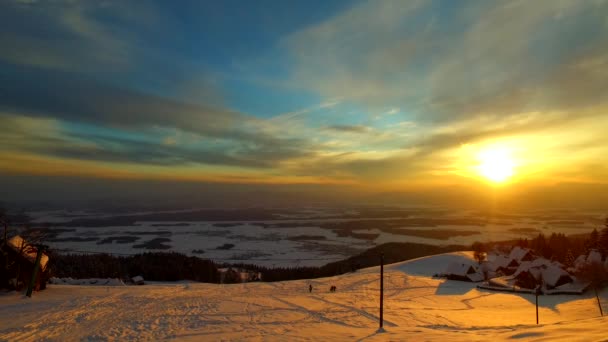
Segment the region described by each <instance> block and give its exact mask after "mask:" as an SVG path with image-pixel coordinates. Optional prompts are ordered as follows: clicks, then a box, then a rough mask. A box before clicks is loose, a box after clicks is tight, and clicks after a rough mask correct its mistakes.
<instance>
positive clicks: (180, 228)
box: [28, 209, 605, 266]
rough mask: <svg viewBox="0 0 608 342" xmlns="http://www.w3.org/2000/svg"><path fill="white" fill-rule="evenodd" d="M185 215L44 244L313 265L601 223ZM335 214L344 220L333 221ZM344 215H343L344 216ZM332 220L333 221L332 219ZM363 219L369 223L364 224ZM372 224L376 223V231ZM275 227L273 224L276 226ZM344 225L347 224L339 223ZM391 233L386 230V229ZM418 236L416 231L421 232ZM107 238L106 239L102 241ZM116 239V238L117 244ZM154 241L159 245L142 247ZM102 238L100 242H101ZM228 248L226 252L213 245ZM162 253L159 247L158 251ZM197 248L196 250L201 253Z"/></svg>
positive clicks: (575, 230)
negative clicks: (393, 223) (375, 251)
mask: <svg viewBox="0 0 608 342" xmlns="http://www.w3.org/2000/svg"><path fill="white" fill-rule="evenodd" d="M189 212H191V211H189V210H183V211H172V212H151V213H150V212H133V213H127V214H125V213H122V214H120V215H122V216H123V217H124V216H129V215H131V216H136V215H147V214H156V213H170V214H175V217H176V218H177V219H176V221H143V220H142V221H137V222H136V223H135V224H132V225H120V224H114V225H109V226H99V227H87V226H77V225H76V226H74V225H70V226H69V227H64V228H66V229H64V230H63V231H61V232H60V233H59V234H57V236H55V237H54V238H53V239H51V240H50V241H48V244H49V245H50V246H51V247H52V248H55V249H62V250H72V251H84V252H106V253H120V254H135V253H142V252H146V251H161V250H165V251H176V252H180V253H183V254H187V255H197V256H200V257H202V258H208V259H213V260H216V261H219V262H245V263H253V264H258V265H265V266H297V265H299V266H319V265H323V264H326V263H328V262H331V261H336V260H340V259H344V258H346V257H349V256H352V255H355V254H357V253H359V252H361V251H363V250H366V249H369V248H371V247H373V246H376V245H379V244H382V243H386V242H416V243H425V244H433V245H447V244H461V245H470V244H471V243H473V242H474V241H497V240H506V239H517V238H522V237H530V236H535V235H537V234H538V233H539V232H542V233H544V234H546V235H550V234H551V233H553V232H561V233H566V234H580V233H589V232H590V231H591V230H592V229H593V228H597V227H598V226H599V225H600V224H601V223H602V222H603V217H604V216H603V215H605V213H578V212H577V213H572V212H557V213H556V212H555V211H553V212H534V213H532V214H525V215H517V214H509V215H504V214H501V215H497V217H495V218H487V219H485V221H484V222H483V224H477V225H470V224H469V225H467V224H461V223H460V221H462V220H464V221H465V222H466V220H477V219H478V216H477V215H476V214H475V213H471V212H466V211H464V212H456V211H450V212H441V213H435V212H432V211H421V212H419V213H416V212H415V213H414V214H411V213H410V214H408V215H407V218H408V219H413V220H418V221H419V223H417V224H415V225H408V226H406V227H401V228H400V227H399V226H397V227H392V228H394V229H393V230H390V231H388V230H387V229H384V230H383V229H382V228H381V227H380V224H382V223H385V222H388V221H390V220H391V219H395V218H394V217H391V216H390V215H391V214H387V217H377V216H376V217H371V218H370V217H365V216H364V215H362V216H361V217H358V218H356V217H355V218H353V217H352V215H356V214H357V211H356V210H344V211H341V212H335V211H334V212H332V211H329V210H322V209H315V210H291V211H289V212H287V213H285V212H284V211H283V212H282V213H280V214H276V219H274V220H236V219H235V220H234V221H201V220H198V221H188V220H187V219H185V220H179V217H180V213H182V214H188V213H189ZM28 214H29V215H30V216H31V217H32V219H33V222H34V223H41V222H46V223H52V224H54V225H55V228H58V229H61V228H62V224H64V225H67V223H68V222H69V221H70V220H74V219H104V218H111V217H112V215H117V214H111V213H89V212H68V211H52V212H48V211H46V212H42V211H38V212H30V213H28ZM340 215H343V216H344V217H342V218H340ZM348 215H351V217H350V218H345V217H348ZM336 216H338V218H336ZM438 217H439V218H441V219H444V220H453V221H454V222H453V223H450V224H442V225H433V224H425V220H433V219H436V218H438ZM361 220H364V221H368V222H367V223H366V227H365V228H362V229H356V228H353V229H352V234H346V236H345V235H344V234H338V232H337V231H336V230H332V229H330V228H328V227H327V226H325V227H324V226H323V225H327V224H331V223H341V222H342V223H344V222H354V223H357V222H358V221H361ZM370 222H371V223H370ZM373 222H378V227H376V225H374V223H373ZM277 225H280V226H277ZM347 227H348V225H347ZM392 228H391V229H392ZM400 229H403V230H407V229H410V230H417V231H423V232H425V231H428V232H429V233H431V232H433V231H437V230H444V231H453V232H455V231H473V232H477V233H473V234H469V235H455V236H450V237H449V238H443V239H440V238H437V237H433V236H430V235H429V236H421V234H418V236H415V235H408V234H407V233H406V232H405V231H400ZM422 235H424V234H422ZM108 239H109V240H108ZM120 239H123V240H120ZM155 239H156V240H157V241H158V242H159V243H160V244H162V245H163V247H158V248H157V247H155V246H147V248H143V247H142V244H145V243H147V242H150V241H153V240H155ZM104 240H105V241H104ZM225 244H232V245H234V247H232V248H230V249H221V248H218V247H220V246H223V245H225ZM163 248H164V249H163ZM201 251H202V252H203V253H201Z"/></svg>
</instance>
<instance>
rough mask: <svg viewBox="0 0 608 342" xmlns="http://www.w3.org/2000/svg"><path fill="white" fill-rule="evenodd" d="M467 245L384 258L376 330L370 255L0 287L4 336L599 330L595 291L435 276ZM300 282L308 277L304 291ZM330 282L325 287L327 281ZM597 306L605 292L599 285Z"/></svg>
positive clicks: (323, 337)
mask: <svg viewBox="0 0 608 342" xmlns="http://www.w3.org/2000/svg"><path fill="white" fill-rule="evenodd" d="M470 259H471V253H470V252H458V253H450V254H441V255H436V256H431V257H425V258H420V259H415V260H410V261H406V262H401V263H397V264H392V265H388V266H385V278H384V279H385V282H384V289H385V296H384V298H385V302H384V331H379V330H378V313H379V309H378V308H379V267H372V268H367V269H362V270H359V271H357V272H355V273H349V274H344V275H340V276H336V277H330V278H321V279H312V280H297V281H285V282H276V283H245V284H233V285H218V284H201V283H187V282H180V283H168V284H158V283H155V284H149V285H144V286H74V285H54V284H51V285H49V287H48V289H46V290H44V291H42V292H37V293H34V296H33V297H32V298H26V297H23V295H22V294H17V293H15V292H12V293H2V294H0V340H1V341H38V340H48V341H82V340H85V341H124V340H138V341H158V340H178V341H240V340H247V341H250V340H252V341H404V340H415V341H488V340H492V341H507V340H526V341H528V340H530V341H544V340H551V341H553V340H569V341H605V340H607V339H608V329H607V328H606V323H608V318H605V317H599V316H600V314H599V310H598V307H597V302H596V300H595V297H593V296H592V295H591V294H587V295H583V296H541V297H540V300H539V302H540V312H539V316H540V325H536V321H535V320H536V318H535V305H534V296H532V295H526V294H512V293H497V292H490V291H486V290H480V289H477V288H476V287H475V284H472V283H465V282H458V281H451V280H445V279H436V278H432V276H431V275H432V274H434V273H437V272H440V271H442V270H443V269H444V268H445V267H446V266H447V265H448V264H450V263H452V262H458V261H462V260H470ZM309 285H312V286H313V291H312V293H309V291H308V287H309ZM332 285H333V286H336V287H337V292H334V293H331V292H329V288H330V286H332ZM601 298H602V299H601V301H602V304H603V306H604V308H606V307H608V293H607V291H604V292H602V293H601Z"/></svg>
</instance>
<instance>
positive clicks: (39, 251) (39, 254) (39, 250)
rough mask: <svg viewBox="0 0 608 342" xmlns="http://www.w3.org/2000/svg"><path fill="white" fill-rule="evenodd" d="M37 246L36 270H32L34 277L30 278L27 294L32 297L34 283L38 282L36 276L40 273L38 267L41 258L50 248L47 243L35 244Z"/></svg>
mask: <svg viewBox="0 0 608 342" xmlns="http://www.w3.org/2000/svg"><path fill="white" fill-rule="evenodd" d="M34 247H36V251H37V252H36V261H35V262H34V270H33V271H32V279H31V280H30V285H29V286H28V288H27V293H26V294H25V295H26V296H28V297H30V298H31V297H32V291H34V285H35V284H36V276H37V275H38V268H39V265H40V259H42V254H43V252H44V251H45V250H46V249H47V248H48V246H46V245H41V244H35V245H34Z"/></svg>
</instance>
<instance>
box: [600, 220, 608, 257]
mask: <svg viewBox="0 0 608 342" xmlns="http://www.w3.org/2000/svg"><path fill="white" fill-rule="evenodd" d="M598 247H599V250H600V252H601V253H602V255H603V256H608V217H606V222H605V228H604V229H602V230H601V232H600V234H599V241H598Z"/></svg>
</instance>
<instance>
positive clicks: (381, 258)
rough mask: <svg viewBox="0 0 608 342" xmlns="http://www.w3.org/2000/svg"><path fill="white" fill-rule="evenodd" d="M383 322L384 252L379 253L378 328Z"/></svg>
mask: <svg viewBox="0 0 608 342" xmlns="http://www.w3.org/2000/svg"><path fill="white" fill-rule="evenodd" d="M383 322H384V253H381V254H380V329H382V323H383Z"/></svg>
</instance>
